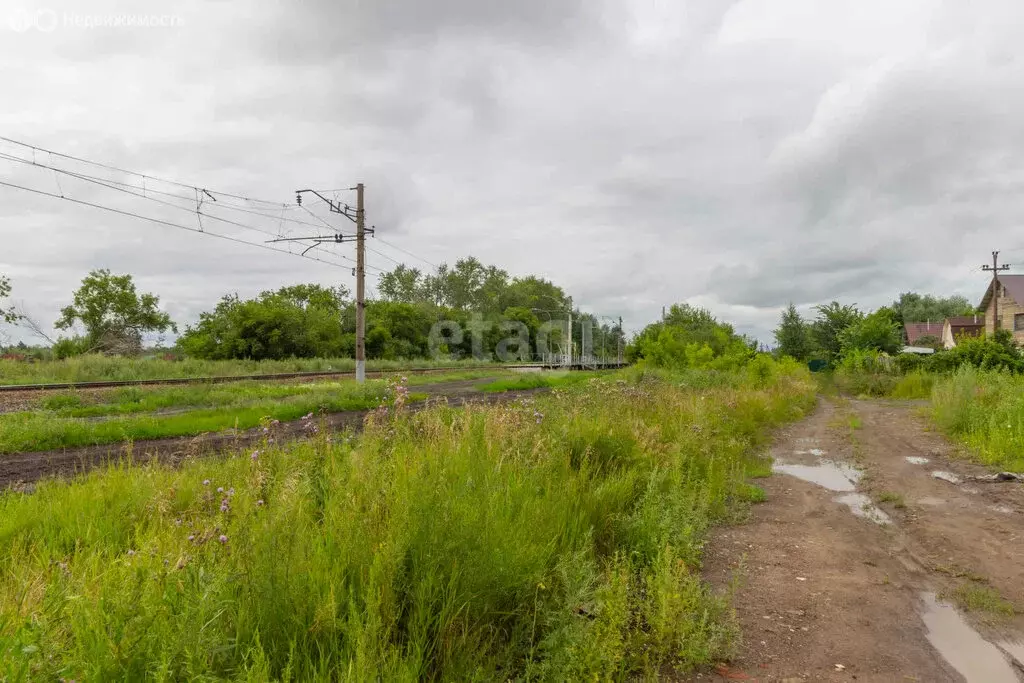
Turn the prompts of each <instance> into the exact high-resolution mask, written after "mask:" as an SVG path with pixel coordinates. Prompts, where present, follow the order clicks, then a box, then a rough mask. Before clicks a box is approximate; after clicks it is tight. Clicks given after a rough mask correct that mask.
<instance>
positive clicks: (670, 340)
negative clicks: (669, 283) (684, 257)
mask: <svg viewBox="0 0 1024 683" xmlns="http://www.w3.org/2000/svg"><path fill="white" fill-rule="evenodd" d="M755 346H756V345H755V344H752V343H751V342H750V341H749V340H747V339H745V338H744V337H742V336H740V335H737V334H736V332H735V330H734V329H733V327H732V325H729V324H727V323H720V322H718V321H717V320H715V318H714V316H713V315H711V312H710V311H708V310H706V309H703V308H698V307H695V306H690V305H689V304H676V305H673V306H672V307H671V308H670V309H669V312H668V314H667V315H666V316H665V317H664V319H663V320H661V321H659V322H656V323H652V324H650V325H648V326H647V327H645V328H644V329H643V330H642V331H641V332H640V334H638V335H637V336H636V338H635V339H634V340H633V341H632V342H631V343H630V345H629V346H628V347H627V348H626V358H627V359H629V360H630V361H631V362H633V361H643V362H645V363H649V364H651V365H655V366H659V367H668V368H676V369H683V368H728V367H738V366H740V365H742V364H744V363H745V362H746V361H747V360H749V359H750V358H752V357H753V356H754V355H755Z"/></svg>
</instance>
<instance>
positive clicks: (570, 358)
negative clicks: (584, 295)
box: [565, 296, 572, 370]
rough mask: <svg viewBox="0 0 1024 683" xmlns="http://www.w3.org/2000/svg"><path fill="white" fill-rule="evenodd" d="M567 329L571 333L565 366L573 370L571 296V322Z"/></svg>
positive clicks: (570, 306)
mask: <svg viewBox="0 0 1024 683" xmlns="http://www.w3.org/2000/svg"><path fill="white" fill-rule="evenodd" d="M566 327H567V328H568V332H569V346H568V349H567V353H566V357H565V364H566V365H568V366H569V369H570V370H572V297H571V296H570V297H569V322H568V325H566Z"/></svg>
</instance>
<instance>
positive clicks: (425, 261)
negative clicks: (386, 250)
mask: <svg viewBox="0 0 1024 683" xmlns="http://www.w3.org/2000/svg"><path fill="white" fill-rule="evenodd" d="M374 239H376V240H377V241H378V242H383V243H384V244H386V245H388V246H389V247H391V248H392V249H395V250H397V251H400V252H402V253H403V254H406V255H407V256H412V257H413V258H414V259H419V260H420V261H423V262H424V263H426V264H427V265H428V266H431V267H432V268H437V264H436V263H431V262H430V261H428V260H427V259H425V258H423V257H422V256H417V255H416V254H414V253H412V252H411V251H406V250H405V249H402V248H401V247H399V246H396V245H394V244H391V242H388V241H387V240H384V239H381V238H380V237H375V238H374Z"/></svg>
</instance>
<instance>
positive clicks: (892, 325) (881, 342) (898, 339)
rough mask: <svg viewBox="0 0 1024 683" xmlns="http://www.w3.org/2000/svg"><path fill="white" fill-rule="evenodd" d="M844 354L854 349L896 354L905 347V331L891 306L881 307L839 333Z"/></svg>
mask: <svg viewBox="0 0 1024 683" xmlns="http://www.w3.org/2000/svg"><path fill="white" fill-rule="evenodd" d="M838 339H839V345H840V348H841V349H842V352H843V353H844V354H846V353H849V352H850V351H852V350H859V351H880V352H882V353H888V354H896V353H899V351H900V349H902V348H903V332H902V330H901V329H900V325H899V323H897V322H896V316H895V314H894V312H893V310H892V309H891V308H885V307H883V308H880V309H878V310H877V311H875V312H874V313H871V314H870V315H866V316H863V317H861V318H860V319H859V320H855V321H854V322H852V323H850V324H849V325H847V326H846V327H845V328H844V329H843V330H842V331H841V332H839V335H838Z"/></svg>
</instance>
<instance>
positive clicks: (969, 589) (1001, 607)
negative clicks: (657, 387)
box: [942, 582, 1016, 617]
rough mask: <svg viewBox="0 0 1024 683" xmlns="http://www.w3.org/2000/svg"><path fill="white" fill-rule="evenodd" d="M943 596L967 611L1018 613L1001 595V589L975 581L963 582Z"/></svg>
mask: <svg viewBox="0 0 1024 683" xmlns="http://www.w3.org/2000/svg"><path fill="white" fill-rule="evenodd" d="M942 597H943V598H944V599H946V600H952V601H953V602H954V603H955V604H956V605H957V606H958V607H959V608H960V609H962V610H964V611H965V612H984V613H986V614H990V615H993V616H997V617H1012V616H1013V615H1014V614H1016V609H1015V608H1014V606H1013V603H1011V602H1010V601H1009V600H1007V599H1006V598H1004V597H1003V596H1001V595H1000V594H999V591H997V590H996V589H994V588H992V587H991V586H986V585H981V584H978V583H974V582H966V583H961V584H960V585H959V586H957V587H956V588H955V589H953V591H952V593H946V594H944V595H943V596H942Z"/></svg>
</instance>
